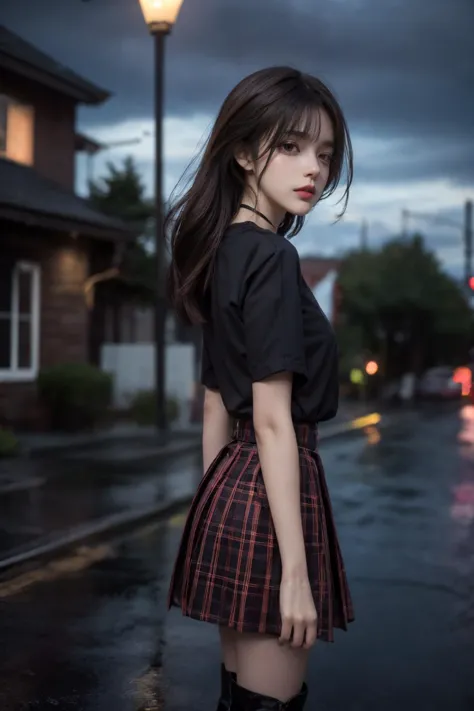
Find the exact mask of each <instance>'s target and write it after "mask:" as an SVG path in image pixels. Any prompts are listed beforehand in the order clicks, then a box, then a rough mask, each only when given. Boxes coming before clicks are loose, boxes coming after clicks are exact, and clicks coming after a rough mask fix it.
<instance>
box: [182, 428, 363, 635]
mask: <svg viewBox="0 0 474 711" xmlns="http://www.w3.org/2000/svg"><path fill="white" fill-rule="evenodd" d="M295 432H296V437H297V441H298V445H299V459H300V472H301V515H302V522H303V532H304V539H305V548H306V559H307V564H308V571H309V580H310V584H311V588H312V591H313V596H314V602H315V606H316V610H317V613H318V632H317V634H318V638H319V639H321V640H324V641H328V642H332V641H334V628H340V629H344V630H345V629H347V625H348V623H349V622H351V621H352V620H353V619H354V614H353V607H352V601H351V596H350V592H349V587H348V584H347V579H346V574H345V570H344V563H343V560H342V556H341V552H340V548H339V542H338V539H337V533H336V527H335V524H334V520H333V514H332V509H331V502H330V499H329V493H328V489H327V486H326V480H325V476H324V470H323V466H322V463H321V459H320V457H319V454H318V452H317V427H316V426H310V425H304V424H295ZM281 572H282V566H281V559H280V554H279V549H278V542H277V539H276V535H275V528H274V525H273V521H272V516H271V513H270V507H269V504H268V499H267V495H266V491H265V485H264V482H263V477H262V473H261V468H260V463H259V459H258V452H257V446H256V440H255V432H254V429H253V426H252V423H251V422H248V421H237V422H236V423H235V427H234V432H233V438H232V441H231V442H230V443H229V444H228V445H226V446H225V447H224V448H223V449H222V450H221V451H220V452H219V454H218V455H217V457H216V459H215V460H214V461H213V462H212V464H211V465H210V467H209V469H208V470H207V472H206V474H205V475H204V477H203V479H202V480H201V483H200V486H199V488H198V491H197V493H196V495H195V497H194V500H193V503H192V504H191V507H190V510H189V513H188V516H187V520H186V524H185V527H184V532H183V535H182V539H181V544H180V546H179V550H178V555H177V559H176V563H175V567H174V572H173V575H172V579H171V584H170V589H169V594H168V608H170V607H172V606H176V607H179V608H180V609H181V611H182V613H183V614H184V615H186V616H188V617H192V618H194V619H197V620H204V621H206V622H213V623H215V624H219V625H223V626H226V627H231V628H232V629H235V630H237V631H239V632H258V633H261V634H271V635H279V634H280V630H281V616H280V601H279V597H280V580H281Z"/></svg>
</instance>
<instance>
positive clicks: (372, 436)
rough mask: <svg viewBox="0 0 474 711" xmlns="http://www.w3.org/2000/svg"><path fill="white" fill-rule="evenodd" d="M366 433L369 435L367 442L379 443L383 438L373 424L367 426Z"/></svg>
mask: <svg viewBox="0 0 474 711" xmlns="http://www.w3.org/2000/svg"><path fill="white" fill-rule="evenodd" d="M365 434H366V435H367V444H371V445H372V444H378V443H379V442H380V440H381V439H382V437H381V435H380V432H379V431H378V429H377V428H376V427H374V426H373V425H371V426H370V427H366V429H365Z"/></svg>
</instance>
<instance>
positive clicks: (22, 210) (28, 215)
mask: <svg viewBox="0 0 474 711" xmlns="http://www.w3.org/2000/svg"><path fill="white" fill-rule="evenodd" d="M1 219H5V220H11V221H13V222H20V223H22V224H26V225H32V226H33V225H37V226H40V227H45V228H46V229H51V230H54V231H68V232H77V233H79V234H82V235H88V236H90V237H95V238H98V239H109V240H110V239H112V240H115V239H131V238H132V237H133V233H132V231H131V230H130V229H129V228H128V226H127V225H126V224H125V223H124V222H122V220H118V219H116V218H113V217H109V216H108V215H104V214H103V213H102V212H99V211H98V210H96V209H94V208H93V207H91V205H90V204H89V203H88V201H87V200H85V199H83V198H80V197H78V196H77V195H75V194H74V193H72V192H70V191H69V190H67V189H66V188H63V187H61V186H60V185H57V184H56V183H54V182H52V181H51V180H48V179H47V178H44V177H42V176H41V175H40V174H39V173H37V172H36V171H35V170H33V168H29V167H27V166H24V165H20V164H19V163H14V162H13V161H10V160H6V159H4V158H1V159H0V220H1Z"/></svg>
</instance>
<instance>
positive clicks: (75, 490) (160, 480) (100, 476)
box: [0, 445, 200, 560]
mask: <svg viewBox="0 0 474 711" xmlns="http://www.w3.org/2000/svg"><path fill="white" fill-rule="evenodd" d="M121 447H124V445H121ZM117 450H118V452H119V453H120V452H121V448H120V447H117ZM82 456H84V455H82ZM121 462H122V464H121V467H119V466H111V465H109V466H107V465H105V464H104V462H103V461H102V462H100V461H88V462H83V461H82V457H81V456H77V457H74V458H72V457H70V458H56V459H54V460H49V459H38V460H34V461H32V462H30V461H27V462H25V463H22V462H18V466H22V465H23V466H25V467H27V469H28V473H29V476H30V477H32V478H33V480H34V482H37V485H33V486H31V487H30V488H25V489H20V490H13V491H10V492H6V493H3V494H2V495H1V496H0V560H1V559H2V558H6V557H9V556H14V555H17V554H20V553H21V552H23V551H25V550H28V549H29V548H30V547H31V546H33V545H45V544H47V543H48V542H49V541H51V540H54V539H55V537H57V536H58V535H61V534H63V533H65V532H68V531H70V530H71V529H74V528H75V527H76V526H81V525H83V524H89V523H91V522H94V521H98V520H100V519H102V518H103V517H104V516H110V515H114V514H119V513H123V512H127V511H134V510H139V509H143V508H146V507H150V506H152V505H155V504H160V503H162V502H165V501H169V500H170V499H172V498H180V497H184V498H185V497H186V496H187V495H191V494H192V492H193V491H194V490H195V488H196V482H197V479H196V477H193V476H190V475H189V473H190V471H193V472H194V471H196V472H198V467H199V462H200V454H199V452H198V451H196V453H194V454H187V455H183V456H182V457H175V458H173V459H168V460H166V461H164V462H159V461H154V462H153V461H152V462H148V463H147V464H146V465H144V464H143V462H141V461H133V460H129V461H128V462H127V465H126V466H125V465H124V463H123V462H124V460H123V459H122V460H121ZM197 476H199V475H197Z"/></svg>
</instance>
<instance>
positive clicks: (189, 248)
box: [165, 67, 353, 323]
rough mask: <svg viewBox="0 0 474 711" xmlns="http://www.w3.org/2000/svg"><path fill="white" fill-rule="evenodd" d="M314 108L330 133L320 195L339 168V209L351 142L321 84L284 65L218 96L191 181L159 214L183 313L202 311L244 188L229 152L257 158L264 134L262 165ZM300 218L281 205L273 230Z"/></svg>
mask: <svg viewBox="0 0 474 711" xmlns="http://www.w3.org/2000/svg"><path fill="white" fill-rule="evenodd" d="M315 109H316V110H318V109H324V110H325V111H326V112H327V114H328V116H329V118H330V120H331V122H332V125H333V130H334V139H335V147H334V157H333V159H332V162H331V168H330V172H329V178H328V182H327V185H326V188H325V191H324V193H323V195H322V196H321V198H320V199H324V198H327V197H328V196H329V195H332V194H333V193H334V191H335V190H336V188H337V187H338V185H339V183H340V180H341V177H342V175H343V174H344V173H345V177H346V188H345V191H344V194H343V196H342V198H341V200H342V202H343V208H342V211H341V213H340V216H342V214H343V213H344V211H345V208H346V206H347V200H348V197H349V189H350V186H351V183H352V175H353V160H352V146H351V141H350V137H349V132H348V129H347V124H346V121H345V118H344V114H343V112H342V109H341V107H340V106H339V103H338V101H337V100H336V98H335V97H334V95H333V94H332V93H331V91H330V90H329V89H328V88H327V87H326V86H325V84H323V83H322V82H321V81H320V80H319V79H316V78H315V77H312V76H310V75H308V74H303V73H301V72H299V71H298V70H296V69H292V68H290V67H271V68H269V69H263V70H260V71H258V72H255V73H254V74H251V75H250V76H248V77H246V78H245V79H243V80H242V81H241V82H240V83H239V84H238V85H237V86H236V87H235V88H234V89H233V90H232V91H231V92H230V94H229V95H228V97H227V98H226V100H225V101H224V103H223V105H222V107H221V109H220V111H219V114H218V116H217V119H216V122H215V124H214V126H213V128H212V131H211V134H210V136H209V139H208V141H207V144H206V145H205V148H204V151H203V155H202V158H201V160H200V163H199V166H198V168H197V171H196V173H195V176H194V179H193V182H192V185H191V187H190V188H189V190H188V191H187V192H186V193H185V195H184V196H183V197H181V198H180V199H179V200H178V202H177V203H176V204H175V205H174V206H173V207H172V208H171V209H170V211H169V212H168V214H167V216H166V220H165V230H166V234H169V236H170V243H171V264H170V267H169V271H168V293H169V296H170V300H171V302H172V304H173V306H174V308H175V309H176V311H177V312H178V314H179V315H180V316H181V317H182V318H184V320H186V321H188V322H191V323H202V322H203V321H205V318H206V317H205V301H206V295H207V290H208V287H209V284H210V280H211V277H212V272H213V267H214V262H215V258H216V254H217V249H218V247H219V244H220V242H221V239H222V236H223V234H224V232H225V231H226V229H227V227H228V226H229V224H230V223H231V221H232V219H233V217H234V215H235V214H236V212H237V211H238V208H239V204H240V202H241V199H242V195H243V192H244V188H245V171H244V170H243V169H242V168H241V167H240V166H239V164H238V163H237V161H236V159H235V154H236V152H237V151H238V150H242V148H244V149H246V150H247V151H248V152H249V154H250V155H252V156H254V157H255V159H257V158H258V152H259V148H261V146H262V142H264V143H265V151H269V153H268V161H267V165H268V162H269V160H270V158H271V156H272V154H273V152H274V151H275V149H276V148H277V147H278V146H279V145H281V143H282V142H284V139H285V137H286V136H287V135H288V134H289V133H290V132H291V131H292V130H301V127H302V122H303V125H304V124H306V126H307V129H308V130H314V125H311V124H314V117H315V115H318V111H316V112H315ZM260 179H261V176H260ZM303 224H304V218H303V217H299V216H298V217H295V216H294V215H291V214H290V213H286V215H285V217H284V219H283V221H282V222H281V224H280V225H279V227H278V232H279V234H283V235H286V236H288V237H293V236H294V235H296V234H297V233H298V232H299V231H300V230H301V228H302V226H303Z"/></svg>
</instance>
